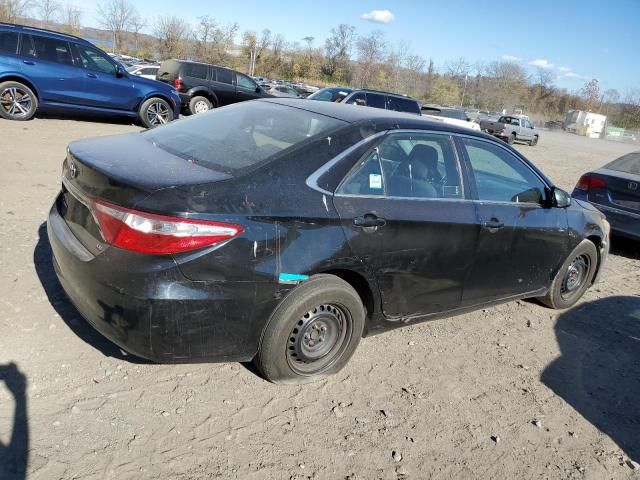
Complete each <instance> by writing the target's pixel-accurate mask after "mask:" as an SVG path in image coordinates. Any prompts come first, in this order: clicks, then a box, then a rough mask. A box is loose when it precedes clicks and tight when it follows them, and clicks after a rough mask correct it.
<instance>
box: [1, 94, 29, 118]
mask: <svg viewBox="0 0 640 480" xmlns="http://www.w3.org/2000/svg"><path fill="white" fill-rule="evenodd" d="M32 106H33V99H32V98H31V95H30V94H29V92H27V91H26V90H24V89H22V88H20V87H7V88H5V89H4V90H3V91H2V92H1V93H0V108H2V109H3V110H4V111H5V113H6V114H7V115H9V116H11V117H14V118H22V117H26V116H27V115H29V112H30V111H31V108H32Z"/></svg>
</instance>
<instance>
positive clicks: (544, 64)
mask: <svg viewBox="0 0 640 480" xmlns="http://www.w3.org/2000/svg"><path fill="white" fill-rule="evenodd" d="M529 65H533V66H534V67H540V68H553V63H549V61H548V60H547V59H546V58H536V59H535V60H533V61H531V62H529Z"/></svg>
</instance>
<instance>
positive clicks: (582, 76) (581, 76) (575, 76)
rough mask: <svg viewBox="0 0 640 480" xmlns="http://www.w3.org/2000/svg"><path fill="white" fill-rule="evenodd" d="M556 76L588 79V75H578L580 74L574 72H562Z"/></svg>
mask: <svg viewBox="0 0 640 480" xmlns="http://www.w3.org/2000/svg"><path fill="white" fill-rule="evenodd" d="M558 78H573V79H576V80H588V79H589V77H586V76H584V75H580V74H578V73H576V72H567V73H563V74H562V75H560V76H559V77H558Z"/></svg>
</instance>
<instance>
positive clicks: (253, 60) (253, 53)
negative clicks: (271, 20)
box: [242, 28, 271, 75]
mask: <svg viewBox="0 0 640 480" xmlns="http://www.w3.org/2000/svg"><path fill="white" fill-rule="evenodd" d="M270 44H271V30H269V29H268V28H265V29H264V30H263V31H262V34H261V35H260V38H259V39H258V36H257V34H256V33H255V32H244V33H243V34H242V45H243V52H244V53H245V55H247V57H248V58H249V68H248V69H247V72H248V74H249V75H255V72H256V65H257V63H258V60H260V58H261V57H262V54H263V52H264V51H265V49H267V48H269V45H270Z"/></svg>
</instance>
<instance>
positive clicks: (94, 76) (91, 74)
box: [87, 73, 98, 78]
mask: <svg viewBox="0 0 640 480" xmlns="http://www.w3.org/2000/svg"><path fill="white" fill-rule="evenodd" d="M87 77H89V78H98V76H97V75H96V74H95V73H87Z"/></svg>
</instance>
